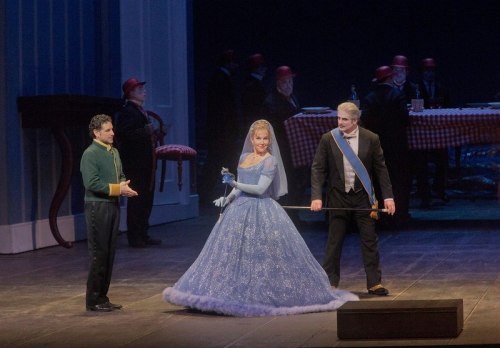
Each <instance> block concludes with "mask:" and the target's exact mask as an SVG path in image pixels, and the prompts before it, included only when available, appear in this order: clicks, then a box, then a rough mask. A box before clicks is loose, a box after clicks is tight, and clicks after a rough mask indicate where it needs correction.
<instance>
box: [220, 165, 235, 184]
mask: <svg viewBox="0 0 500 348" xmlns="http://www.w3.org/2000/svg"><path fill="white" fill-rule="evenodd" d="M220 173H221V175H222V183H223V184H228V185H229V186H231V187H234V186H235V184H234V174H232V173H230V172H229V171H228V170H227V168H224V167H222V170H221V172H220Z"/></svg>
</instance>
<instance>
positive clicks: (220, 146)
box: [200, 50, 239, 204]
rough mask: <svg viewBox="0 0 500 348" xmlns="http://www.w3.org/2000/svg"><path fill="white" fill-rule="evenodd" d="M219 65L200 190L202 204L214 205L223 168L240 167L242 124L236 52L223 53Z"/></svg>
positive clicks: (211, 91)
mask: <svg viewBox="0 0 500 348" xmlns="http://www.w3.org/2000/svg"><path fill="white" fill-rule="evenodd" d="M216 65H217V66H216V69H215V71H214V73H213V74H212V76H211V78H210V80H209V81H208V87H207V123H206V127H205V141H206V149H207V157H206V161H205V165H204V169H203V176H202V180H203V181H202V182H203V184H202V185H201V187H200V196H201V197H200V198H201V200H202V202H203V204H211V203H212V200H213V199H214V197H219V196H220V193H221V192H223V190H224V189H223V185H222V183H221V180H220V171H221V168H222V167H226V168H229V170H230V171H234V170H235V169H236V166H237V164H238V161H237V159H238V148H239V145H238V135H239V127H238V126H239V121H238V112H237V107H236V92H235V87H234V82H233V75H234V73H235V72H236V70H237V68H238V65H237V64H236V63H235V60H234V51H233V50H226V51H224V52H223V53H222V54H221V55H220V56H219V57H218V59H217V62H216ZM221 190H222V191H221Z"/></svg>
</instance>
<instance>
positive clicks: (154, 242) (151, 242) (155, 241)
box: [144, 238, 161, 245]
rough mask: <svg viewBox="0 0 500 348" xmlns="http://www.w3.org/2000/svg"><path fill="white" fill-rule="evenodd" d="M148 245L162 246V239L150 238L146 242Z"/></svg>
mask: <svg viewBox="0 0 500 348" xmlns="http://www.w3.org/2000/svg"><path fill="white" fill-rule="evenodd" d="M144 243H145V244H146V245H160V244H161V239H153V238H148V239H146V240H145V241H144Z"/></svg>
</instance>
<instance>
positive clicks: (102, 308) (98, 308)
mask: <svg viewBox="0 0 500 348" xmlns="http://www.w3.org/2000/svg"><path fill="white" fill-rule="evenodd" d="M87 310H88V311H93V312H111V311H112V310H113V308H112V307H111V306H110V303H109V302H106V303H100V304H96V305H93V306H87Z"/></svg>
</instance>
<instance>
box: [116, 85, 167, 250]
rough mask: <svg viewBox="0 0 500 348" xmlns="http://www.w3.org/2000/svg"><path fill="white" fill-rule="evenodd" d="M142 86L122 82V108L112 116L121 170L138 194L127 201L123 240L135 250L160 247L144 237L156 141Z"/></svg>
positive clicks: (148, 214) (150, 207)
mask: <svg viewBox="0 0 500 348" xmlns="http://www.w3.org/2000/svg"><path fill="white" fill-rule="evenodd" d="M145 84H146V82H141V81H139V80H137V79H136V78H129V79H128V80H126V81H125V82H124V83H123V86H122V90H123V98H124V99H125V105H124V106H123V107H122V109H121V110H120V111H119V112H118V113H117V114H116V117H115V119H116V120H115V123H116V133H117V138H118V147H119V150H120V153H121V155H122V161H123V171H124V172H125V175H126V176H127V178H129V179H130V180H132V182H133V183H134V188H135V189H136V190H137V193H138V194H139V195H138V196H136V197H132V198H129V199H128V200H127V238H128V244H129V245H130V246H131V247H135V248H142V247H145V246H147V245H158V244H161V240H159V239H152V238H151V237H150V236H149V235H148V228H149V216H150V215H151V210H152V208H153V198H154V184H155V169H156V164H155V157H154V145H155V143H156V138H155V130H154V127H153V124H152V122H151V121H150V119H149V117H148V115H147V113H146V111H145V110H144V109H143V104H144V101H145V99H146V89H145V86H144V85H145Z"/></svg>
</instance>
